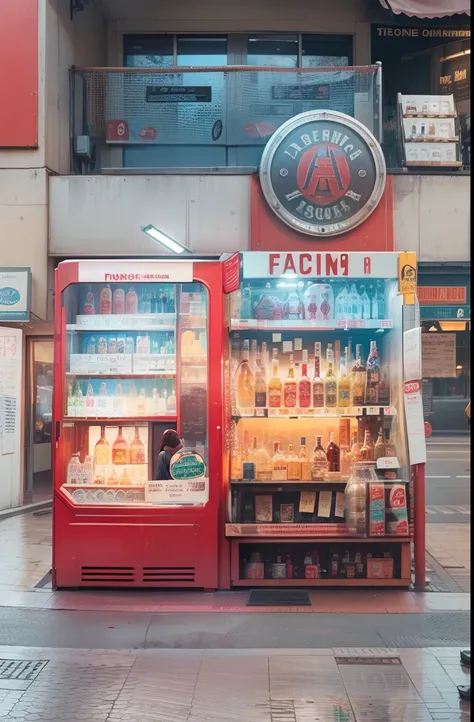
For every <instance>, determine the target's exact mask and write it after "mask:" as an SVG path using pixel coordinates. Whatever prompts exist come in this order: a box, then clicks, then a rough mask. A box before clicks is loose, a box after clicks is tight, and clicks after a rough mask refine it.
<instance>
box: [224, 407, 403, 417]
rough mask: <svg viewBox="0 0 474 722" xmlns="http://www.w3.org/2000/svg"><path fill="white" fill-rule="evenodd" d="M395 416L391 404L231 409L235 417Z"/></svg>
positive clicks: (394, 410)
mask: <svg viewBox="0 0 474 722" xmlns="http://www.w3.org/2000/svg"><path fill="white" fill-rule="evenodd" d="M382 414H383V415H384V416H395V415H396V409H395V408H394V407H393V406H347V407H342V406H335V407H324V408H317V409H297V408H294V409H287V408H282V409H270V408H268V407H265V408H263V407H262V408H248V409H242V408H237V409H233V410H232V417H233V418H235V419H252V418H272V419H295V418H314V417H317V418H322V419H324V418H327V419H331V418H340V417H341V416H380V415H382Z"/></svg>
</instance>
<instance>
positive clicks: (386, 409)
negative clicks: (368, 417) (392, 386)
mask: <svg viewBox="0 0 474 722" xmlns="http://www.w3.org/2000/svg"><path fill="white" fill-rule="evenodd" d="M383 413H384V415H385V416H396V415H397V412H396V410H395V409H394V407H393V406H384V409H383Z"/></svg>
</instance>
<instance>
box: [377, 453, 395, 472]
mask: <svg viewBox="0 0 474 722" xmlns="http://www.w3.org/2000/svg"><path fill="white" fill-rule="evenodd" d="M399 468H400V462H399V461H398V459H397V457H396V456H382V457H381V458H380V459H377V469H399Z"/></svg>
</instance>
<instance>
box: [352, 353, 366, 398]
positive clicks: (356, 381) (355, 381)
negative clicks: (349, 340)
mask: <svg viewBox="0 0 474 722" xmlns="http://www.w3.org/2000/svg"><path fill="white" fill-rule="evenodd" d="M351 385H352V404H353V406H363V405H364V403H365V366H364V364H363V362H362V345H361V344H357V345H356V361H355V364H354V366H353V367H352V373H351Z"/></svg>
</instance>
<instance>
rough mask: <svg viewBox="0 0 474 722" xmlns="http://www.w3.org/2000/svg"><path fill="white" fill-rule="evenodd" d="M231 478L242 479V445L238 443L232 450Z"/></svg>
mask: <svg viewBox="0 0 474 722" xmlns="http://www.w3.org/2000/svg"><path fill="white" fill-rule="evenodd" d="M230 478H231V479H237V480H240V479H242V444H241V443H240V442H237V443H236V444H235V446H234V448H233V449H232V454H231V459H230Z"/></svg>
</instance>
